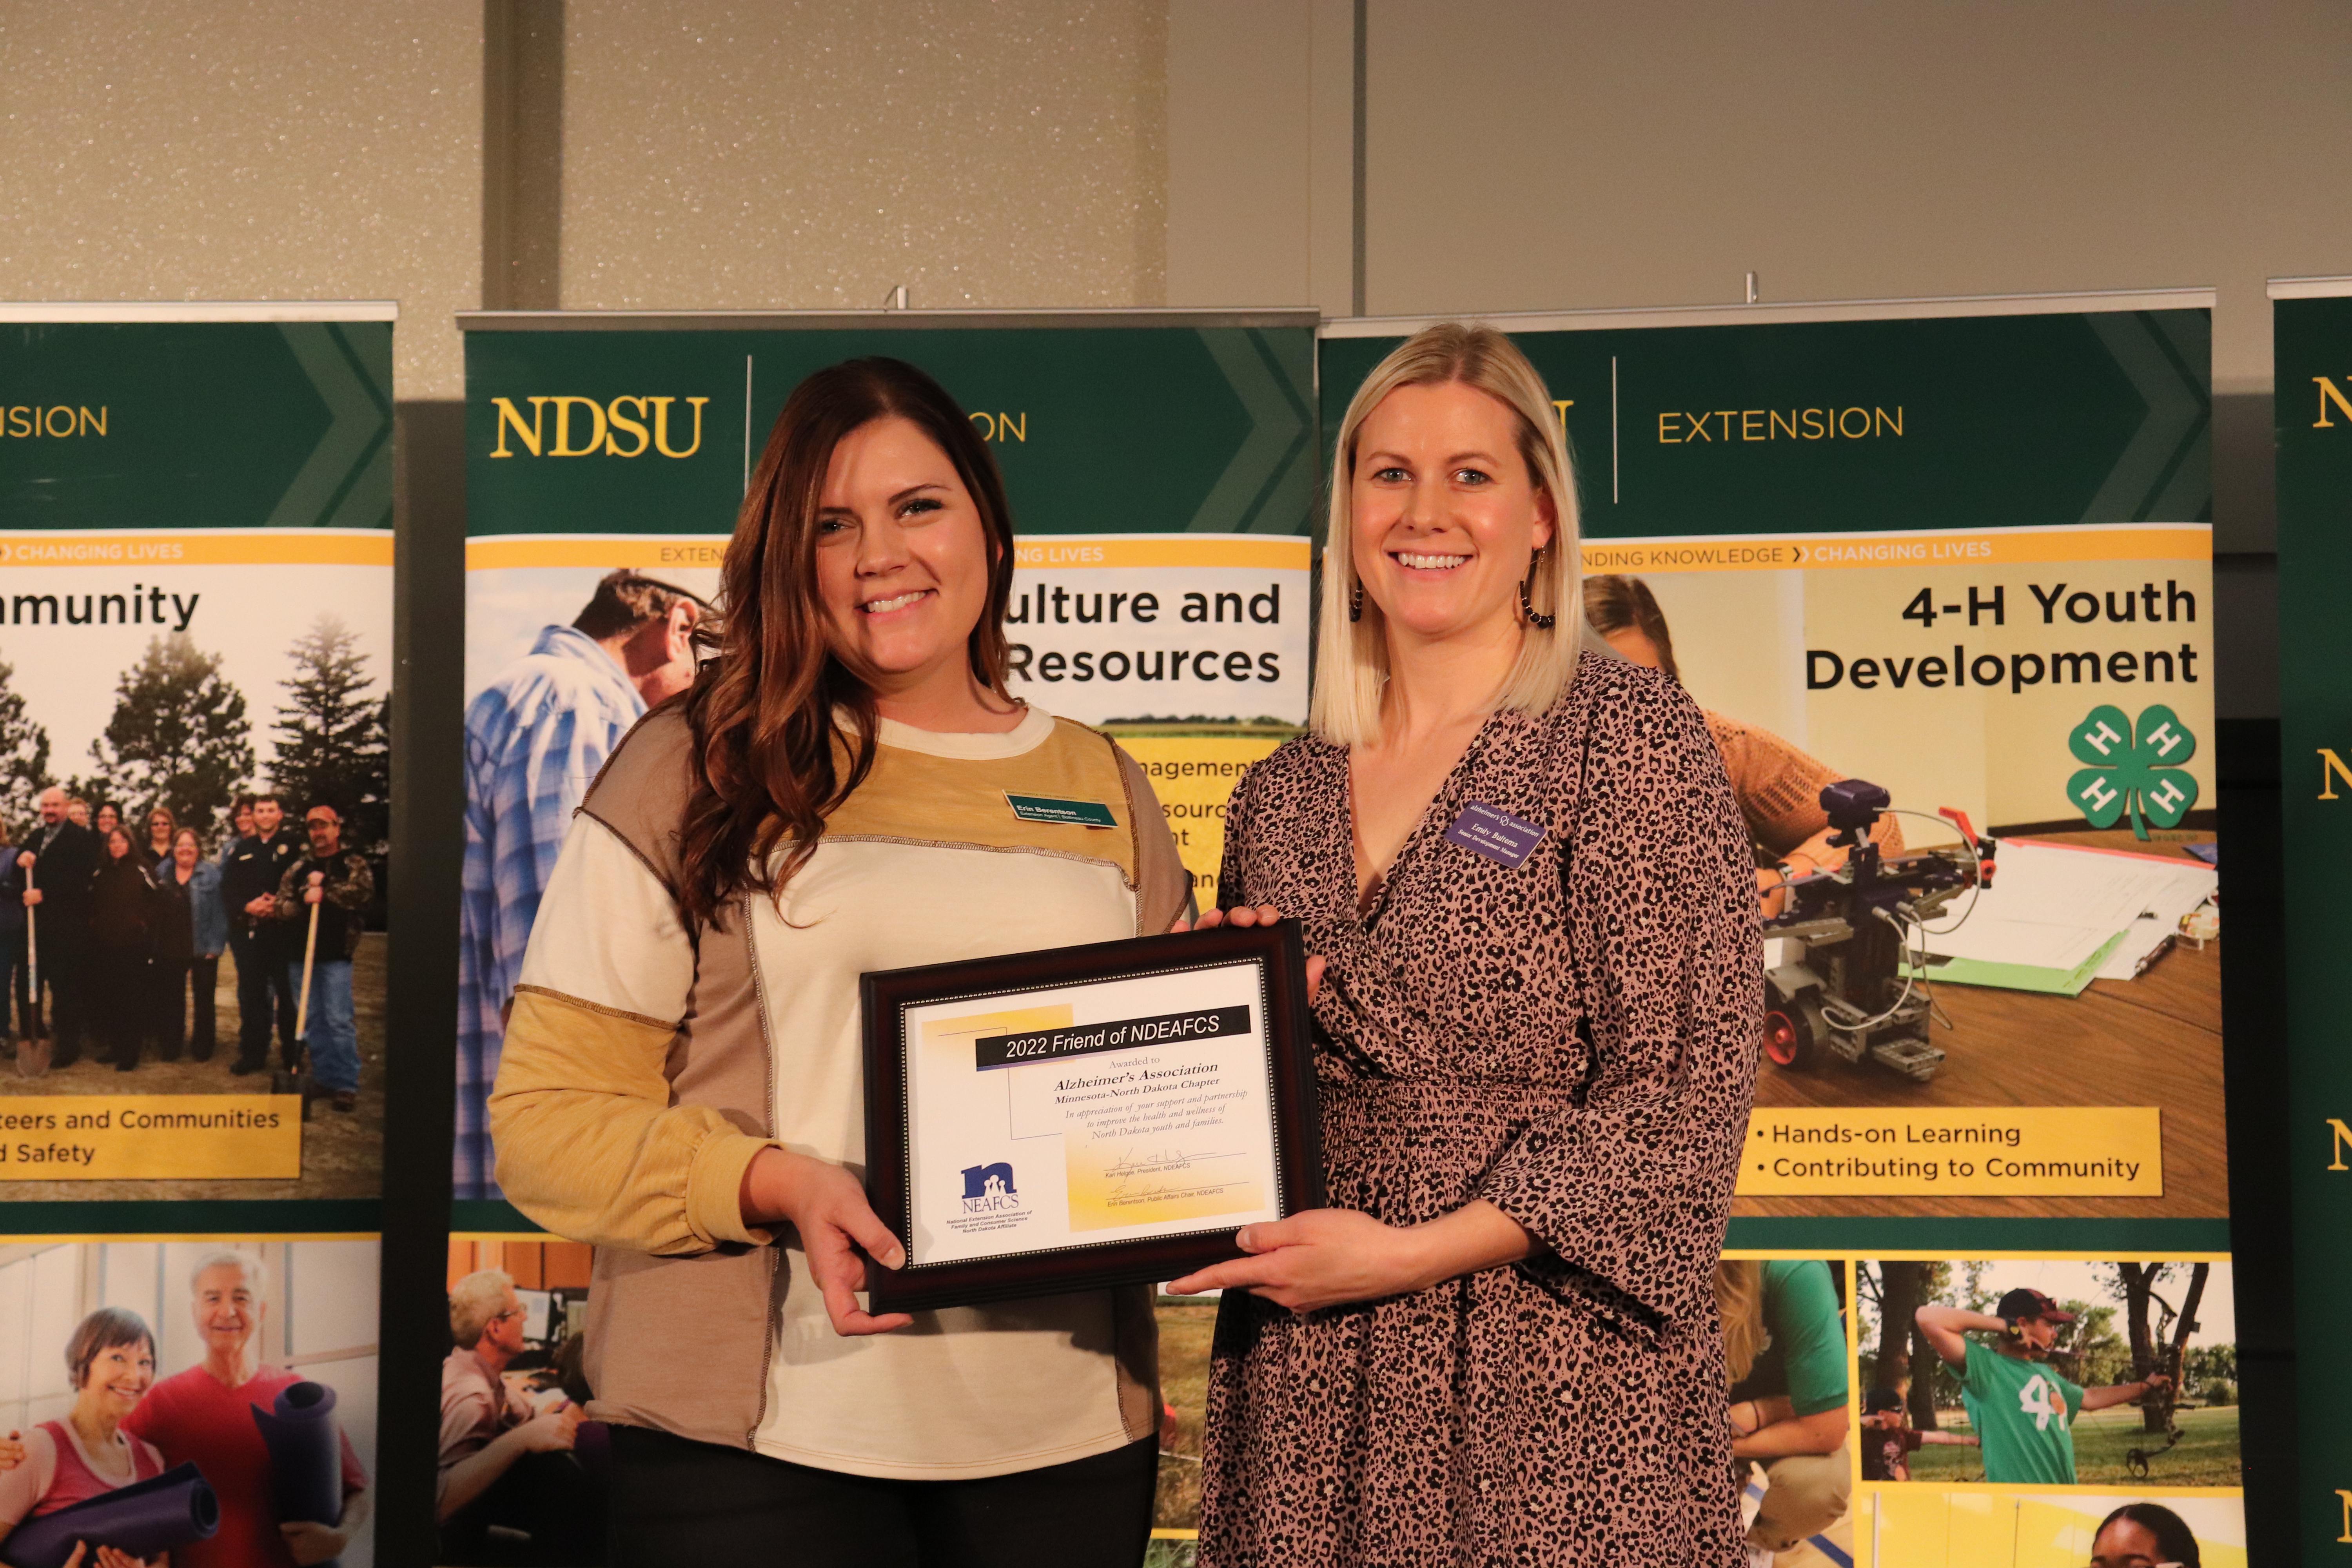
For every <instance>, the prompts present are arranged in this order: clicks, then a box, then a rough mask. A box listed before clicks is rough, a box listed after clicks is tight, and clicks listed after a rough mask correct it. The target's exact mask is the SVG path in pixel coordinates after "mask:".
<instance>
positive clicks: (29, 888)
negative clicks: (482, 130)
mask: <svg viewBox="0 0 2352 1568" xmlns="http://www.w3.org/2000/svg"><path fill="white" fill-rule="evenodd" d="M394 315H395V311H394V307H393V306H392V305H390V304H376V303H357V304H312V303H289V304H236V305H200V304H173V305H155V306H145V305H139V306H126V305H0V1202H5V1204H6V1205H7V1207H6V1210H5V1219H6V1223H5V1225H0V1232H5V1234H4V1235H0V1340H5V1342H6V1343H8V1344H10V1345H13V1346H16V1347H17V1349H18V1350H19V1351H21V1352H22V1353H21V1354H18V1353H11V1354H9V1355H6V1356H0V1431H7V1432H14V1433H18V1434H21V1435H22V1436H23V1439H24V1441H25V1442H26V1446H27V1447H28V1449H29V1450H31V1452H30V1454H29V1456H28V1458H27V1461H26V1462H27V1463H30V1464H33V1465H35V1466H42V1465H52V1464H54V1461H55V1460H57V1459H58V1458H70V1457H71V1456H70V1454H69V1453H68V1451H67V1450H68V1448H70V1447H71V1445H72V1444H73V1443H74V1442H75V1441H76V1440H77V1439H74V1438H73V1437H71V1436H68V1434H69V1433H70V1432H71V1431H72V1430H73V1429H74V1427H75V1425H76V1417H77V1413H78V1412H104V1413H106V1419H108V1420H111V1419H113V1418H114V1417H115V1416H117V1415H121V1412H122V1403H121V1396H122V1395H123V1394H132V1395H135V1396H136V1398H135V1404H134V1405H133V1407H132V1408H131V1412H130V1414H129V1415H128V1416H127V1417H126V1418H125V1419H124V1420H123V1423H122V1425H123V1427H124V1429H125V1430H127V1431H130V1432H132V1433H135V1434H137V1435H138V1436H139V1437H140V1439H141V1440H142V1442H143V1443H145V1444H147V1445H149V1446H151V1447H152V1448H153V1449H154V1450H155V1457H156V1458H159V1459H160V1460H161V1462H162V1464H163V1466H164V1467H170V1468H171V1469H170V1473H169V1474H168V1475H167V1476H166V1477H165V1479H164V1481H163V1482H158V1483H157V1485H162V1486H164V1490H163V1491H162V1492H157V1493H156V1496H158V1497H164V1498H165V1500H166V1501H169V1502H171V1503H172V1504H173V1507H172V1508H168V1509H167V1508H161V1507H156V1506H147V1505H146V1504H142V1502H141V1501H140V1500H139V1499H137V1498H131V1499H130V1500H128V1501H125V1502H124V1503H122V1505H121V1506H120V1507H117V1506H115V1505H114V1504H113V1503H111V1502H110V1501H109V1500H107V1498H106V1497H100V1498H97V1499H93V1500H89V1501H88V1502H86V1503H84V1504H82V1505H81V1508H80V1510H79V1511H78V1512H77V1513H76V1515H75V1517H76V1519H77V1521H79V1522H77V1523H76V1524H75V1525H74V1527H73V1529H72V1530H71V1531H67V1532H64V1533H63V1534H60V1533H59V1532H56V1531H52V1532H50V1534H51V1535H52V1536H54V1537H56V1539H54V1540H51V1541H49V1542H47V1543H46V1544H45V1543H44V1542H36V1541H34V1540H33V1539H32V1536H31V1535H30V1534H26V1536H25V1541H26V1544H25V1548H24V1551H23V1552H21V1553H20V1552H18V1551H17V1541H16V1535H15V1534H8V1535H6V1536H5V1539H0V1561H6V1562H17V1561H32V1560H34V1559H35V1558H39V1559H40V1560H42V1561H49V1560H53V1559H54V1560H62V1559H63V1557H64V1556H66V1555H69V1554H71V1552H72V1549H73V1545H74V1542H76V1541H85V1540H86V1541H87V1542H88V1543H89V1545H90V1546H91V1547H96V1546H100V1545H110V1546H114V1547H116V1548H118V1549H120V1550H121V1551H123V1552H127V1553H129V1554H131V1555H134V1556H141V1557H146V1556H152V1555H154V1554H156V1553H159V1552H169V1553H170V1554H171V1557H172V1560H173V1563H177V1564H181V1565H183V1568H191V1565H193V1568H208V1565H212V1564H231V1563H238V1564H241V1563H252V1562H260V1561H268V1560H269V1558H268V1553H270V1552H275V1551H277V1550H279V1548H278V1546H277V1544H276V1543H277V1542H279V1540H280V1535H279V1528H278V1527H279V1524H280V1522H281V1520H282V1519H286V1518H290V1517H292V1516H290V1515H284V1514H282V1513H281V1511H280V1509H279V1502H280V1494H279V1492H278V1489H277V1487H276V1478H275V1477H274V1474H273V1467H272V1458H271V1450H270V1448H269V1447H268V1445H267V1444H266V1443H265V1441H264V1439H263V1436H262V1434H261V1431H260V1429H259V1427H258V1426H257V1425H256V1422H255V1420H254V1418H253V1412H255V1411H257V1410H258V1411H267V1410H269V1409H271V1408H273V1407H274V1405H275V1403H276V1402H277V1401H278V1397H279V1395H280V1394H282V1393H283V1392H284V1391H285V1390H286V1389H288V1388H289V1387H293V1386H295V1385H297V1384H310V1385H312V1386H314V1387H316V1388H319V1389H321V1390H324V1391H325V1392H326V1396H327V1398H328V1399H329V1400H330V1401H331V1404H332V1407H333V1413H332V1415H331V1416H330V1417H327V1418H325V1424H324V1426H322V1427H321V1431H322V1432H324V1433H327V1434H328V1436H326V1437H325V1438H324V1439H323V1440H324V1441H325V1442H326V1443H327V1444H328V1446H329V1447H331V1448H332V1449H333V1451H334V1453H335V1455H336V1464H337V1467H338V1473H339V1477H340V1481H339V1484H337V1485H336V1486H334V1487H331V1488H329V1489H325V1490H323V1491H320V1493H319V1495H318V1496H317V1497H314V1498H312V1499H311V1500H310V1505H309V1512H308V1513H307V1514H306V1515H305V1516H304V1517H305V1518H307V1519H310V1520H311V1521H313V1522H314V1523H316V1524H317V1525H318V1526H319V1527H320V1530H321V1531H328V1530H331V1529H332V1528H333V1527H334V1526H335V1525H336V1523H337V1522H338V1521H339V1519H340V1518H341V1516H342V1515H343V1514H344V1512H345V1510H346V1509H347V1508H348V1507H349V1506H350V1503H349V1500H350V1499H351V1498H352V1496H353V1495H354V1494H355V1493H357V1492H358V1491H361V1490H362V1489H372V1488H373V1472H374V1466H375V1451H374V1450H375V1403H376V1301H377V1260H378V1244H377V1232H378V1227H379V1225H380V1217H381V1201H380V1200H381V1194H382V1190H383V1158H382V1155H383V1073H384V1041H383V994H384V955H385V946H386V942H387V933H386V931H385V930H384V909H385V900H384V881H383V871H384V862H385V856H386V853H387V851H388V848H389V845H388V842H387V834H388V829H389V811H390V807H389V801H388V790H389V742H388V736H387V732H386V718H387V714H388V711H389V700H390V690H391V682H392V640H393V639H392V618H393V617H392V598H393V393H392V333H393V323H394ZM314 871H315V872H316V873H317V874H318V878H319V880H318V882H317V884H316V888H317V889H318V895H319V896H318V898H317V900H316V901H313V900H312V899H311V898H310V892H311V890H312V889H313V883H312V882H311V880H310V874H311V873H312V872H314ZM76 1343H81V1344H84V1345H85V1346H95V1347H97V1352H96V1361H95V1363H92V1364H91V1365H90V1366H89V1367H87V1368H84V1367H76V1366H73V1365H69V1364H68V1347H69V1346H71V1345H73V1344H76ZM108 1347H113V1348H112V1349H109V1348H108ZM142 1355H143V1356H144V1358H145V1360H144V1362H143V1363H142V1361H141V1357H142ZM109 1357H111V1358H112V1359H111V1360H110V1359H109ZM233 1374H234V1375H233ZM240 1376H241V1377H242V1379H243V1381H242V1383H241V1384H239V1385H238V1386H237V1387H236V1394H235V1395H234V1396H233V1397H232V1398H231V1399H230V1401H229V1403H228V1404H227V1405H222V1404H221V1402H220V1401H221V1397H222V1386H223V1379H224V1378H227V1379H228V1380H229V1381H230V1382H232V1383H236V1381H237V1378H238V1377H240ZM84 1429H85V1430H86V1429H87V1427H86V1426H84ZM54 1468H57V1469H58V1474H59V1476H60V1477H61V1478H63V1477H66V1476H68V1474H69V1473H71V1467H69V1466H66V1465H55V1467H54ZM36 1473H46V1471H44V1470H38V1469H37V1471H36ZM138 1473H139V1474H141V1475H151V1474H153V1473H154V1471H153V1469H152V1468H147V1467H143V1466H142V1468H141V1469H140V1471H139V1472H138ZM165 1483H168V1485H167V1484H165ZM167 1493H168V1496H167V1495H166V1494H167ZM108 1495H109V1496H110V1495H111V1494H108ZM124 1495H125V1496H126V1497H128V1496H129V1494H128V1493H126V1494H124ZM152 1502H153V1499H152V1498H151V1499H148V1500H147V1503H148V1504H152ZM43 1511H44V1512H45V1513H46V1512H47V1508H45V1509H44V1510H43ZM20 1533H21V1531H20ZM93 1560H94V1559H93ZM372 1560H373V1543H372V1540H371V1538H370V1537H369V1535H368V1534H367V1532H366V1531H364V1530H362V1531H358V1532H357V1533H356V1534H355V1535H354V1536H353V1538H352V1539H351V1540H349V1541H348V1542H346V1543H344V1545H343V1547H342V1550H341V1562H342V1563H345V1564H346V1565H347V1568H350V1565H357V1564H363V1563H368V1562H370V1561H372Z"/></svg>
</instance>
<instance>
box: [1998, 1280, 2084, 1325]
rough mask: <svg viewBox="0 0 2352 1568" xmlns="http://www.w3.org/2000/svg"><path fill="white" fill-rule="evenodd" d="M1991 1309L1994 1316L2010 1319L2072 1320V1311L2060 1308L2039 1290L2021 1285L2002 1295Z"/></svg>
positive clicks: (2065, 1321) (2069, 1321) (2057, 1321)
mask: <svg viewBox="0 0 2352 1568" xmlns="http://www.w3.org/2000/svg"><path fill="white" fill-rule="evenodd" d="M1993 1310H1994V1314H1995V1315H1996V1316H1998V1317H2003V1318H2008V1319H2011V1321H2019V1320H2022V1319H2026V1318H2041V1319H2042V1320H2044V1321H2049V1322H2053V1323H2071V1322H2073V1321H2074V1313H2072V1312H2069V1311H2067V1310H2064V1309H2063V1308H2061V1307H2060V1306H2059V1305H2058V1303H2057V1302H2055V1301H2053V1300H2051V1299H2050V1298H2049V1297H2047V1296H2045V1295H2043V1294H2042V1292H2041V1291H2039V1290H2029V1289H2026V1288H2025V1287H2024V1286H2022V1285H2021V1286H2019V1287H2018V1288H2017V1289H2014V1290H2011V1292H2009V1294H2007V1295H2006V1296H2003V1297H2002V1298H2001V1299H2000V1306H1999V1307H1996V1308H1995V1309H1993Z"/></svg>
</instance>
